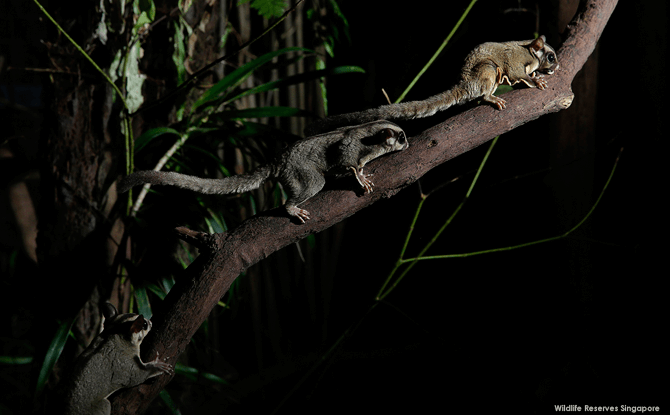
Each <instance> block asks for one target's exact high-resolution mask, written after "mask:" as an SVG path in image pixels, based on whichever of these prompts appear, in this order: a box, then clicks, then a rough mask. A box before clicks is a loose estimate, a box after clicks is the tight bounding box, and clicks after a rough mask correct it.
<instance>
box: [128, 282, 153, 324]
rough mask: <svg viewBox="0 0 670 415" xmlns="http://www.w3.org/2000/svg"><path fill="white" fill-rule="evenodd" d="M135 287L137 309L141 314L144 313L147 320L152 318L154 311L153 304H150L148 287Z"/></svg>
mask: <svg viewBox="0 0 670 415" xmlns="http://www.w3.org/2000/svg"><path fill="white" fill-rule="evenodd" d="M133 287H134V288H135V299H136V300H137V310H138V311H139V314H142V316H144V318H146V319H147V320H151V316H152V315H153V313H152V312H151V304H149V295H148V294H147V289H146V288H145V287H144V286H142V287H137V286H133Z"/></svg>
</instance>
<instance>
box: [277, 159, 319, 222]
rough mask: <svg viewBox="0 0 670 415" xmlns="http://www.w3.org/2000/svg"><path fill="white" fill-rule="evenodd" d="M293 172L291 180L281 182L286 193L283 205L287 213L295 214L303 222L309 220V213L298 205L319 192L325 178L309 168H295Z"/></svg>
mask: <svg viewBox="0 0 670 415" xmlns="http://www.w3.org/2000/svg"><path fill="white" fill-rule="evenodd" d="M294 173H295V175H294V176H293V177H292V180H290V181H285V182H282V185H283V186H284V190H285V191H286V193H287V194H288V198H287V199H286V204H285V205H284V207H285V208H286V212H287V213H288V214H289V215H291V216H295V217H296V218H298V219H299V220H300V222H302V223H305V221H306V220H309V218H310V213H309V212H308V211H307V210H305V209H301V208H299V207H298V205H299V204H302V203H304V202H305V201H307V200H308V199H310V198H311V197H312V196H314V195H315V194H317V193H319V191H320V190H321V189H323V186H324V185H325V184H326V179H325V178H324V177H323V175H321V174H320V173H319V172H317V171H315V170H313V169H309V168H305V169H300V170H296V171H294Z"/></svg>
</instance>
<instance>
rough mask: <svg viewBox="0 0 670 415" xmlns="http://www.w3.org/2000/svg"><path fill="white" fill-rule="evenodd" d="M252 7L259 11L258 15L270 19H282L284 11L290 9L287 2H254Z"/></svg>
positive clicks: (258, 0)
mask: <svg viewBox="0 0 670 415" xmlns="http://www.w3.org/2000/svg"><path fill="white" fill-rule="evenodd" d="M248 2H249V0H240V1H239V2H238V3H237V4H244V3H248ZM251 7H253V8H254V9H256V10H258V14H260V15H261V16H263V17H265V18H266V19H269V18H271V17H281V15H282V14H283V13H284V10H286V9H287V8H288V4H287V3H286V0H253V1H252V2H251Z"/></svg>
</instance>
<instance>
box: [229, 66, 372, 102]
mask: <svg viewBox="0 0 670 415" xmlns="http://www.w3.org/2000/svg"><path fill="white" fill-rule="evenodd" d="M345 73H365V69H363V68H361V67H360V66H337V67H335V68H331V69H321V70H316V71H310V72H305V73H301V74H297V75H293V76H289V77H287V78H284V79H278V80H276V81H272V82H267V83H265V84H262V85H258V86H255V87H253V88H249V89H245V90H243V91H241V92H240V94H238V95H236V96H234V97H232V98H230V99H229V100H228V102H232V101H235V100H238V99H240V98H242V97H245V96H247V95H252V94H258V93H261V92H267V91H271V90H273V89H277V88H280V87H284V86H288V85H295V84H299V83H302V82H308V81H312V80H314V79H319V78H322V77H324V76H330V75H341V74H345Z"/></svg>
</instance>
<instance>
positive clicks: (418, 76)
mask: <svg viewBox="0 0 670 415" xmlns="http://www.w3.org/2000/svg"><path fill="white" fill-rule="evenodd" d="M475 3H477V0H472V1H471V2H470V4H469V5H468V7H467V8H466V9H465V12H463V14H462V15H461V18H460V19H458V22H456V25H455V26H454V28H453V29H451V32H449V35H447V38H446V39H444V42H442V45H441V46H440V47H439V48H437V50H436V51H435V53H434V54H433V56H432V57H431V58H430V60H428V63H426V65H425V66H424V67H423V68H421V70H420V71H419V73H418V74H417V75H416V76H415V77H414V79H412V82H410V84H409V85H408V86H407V88H406V89H405V90H404V91H403V93H402V94H400V96H399V97H398V99H397V100H396V101H395V102H396V104H397V103H398V102H401V101H402V100H403V99H405V95H407V93H408V92H409V91H410V89H412V88H413V87H414V84H416V83H417V81H418V80H419V78H421V76H422V75H423V74H424V72H426V71H427V70H428V68H429V67H430V65H432V64H433V62H435V59H437V57H438V56H440V53H442V49H444V47H445V46H447V43H449V41H450V40H451V38H452V37H453V36H454V33H456V30H458V28H459V27H460V26H461V23H463V20H465V16H467V15H468V13H470V9H472V6H474V5H475Z"/></svg>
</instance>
